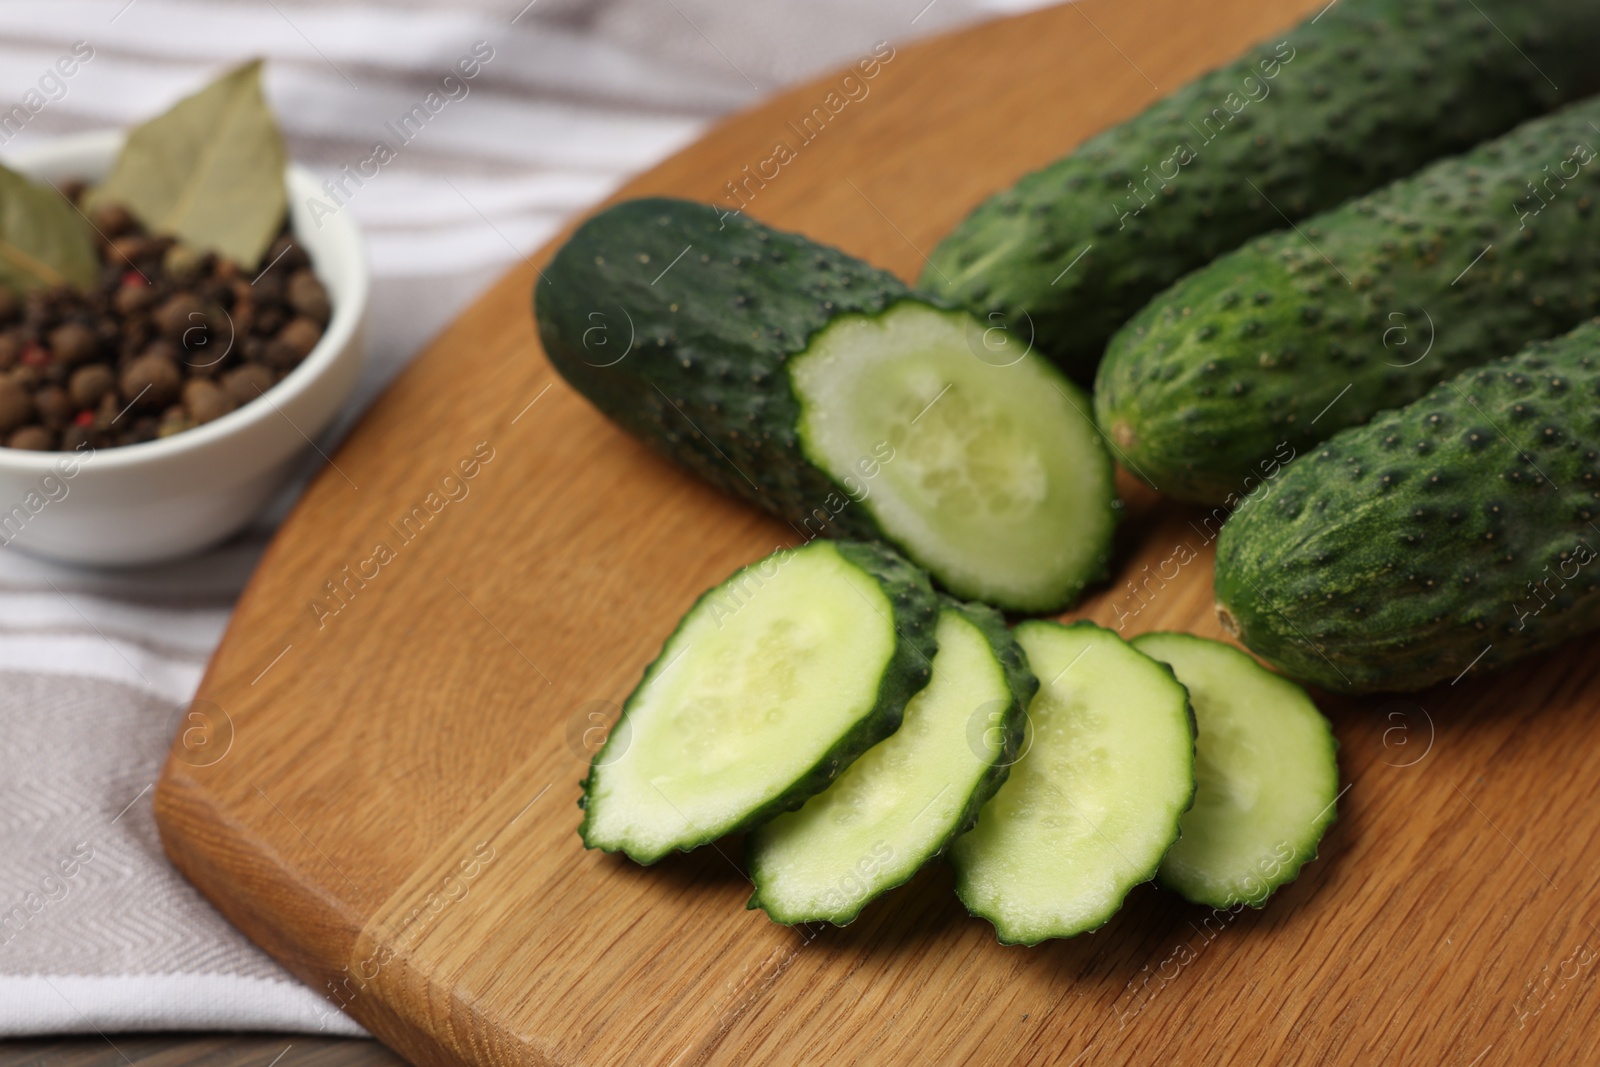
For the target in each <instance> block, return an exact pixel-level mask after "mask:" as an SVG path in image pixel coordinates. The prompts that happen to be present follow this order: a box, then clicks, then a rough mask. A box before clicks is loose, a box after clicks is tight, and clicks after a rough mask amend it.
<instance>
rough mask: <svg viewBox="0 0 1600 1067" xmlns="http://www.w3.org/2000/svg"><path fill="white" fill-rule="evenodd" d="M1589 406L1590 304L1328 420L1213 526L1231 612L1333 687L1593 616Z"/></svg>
mask: <svg viewBox="0 0 1600 1067" xmlns="http://www.w3.org/2000/svg"><path fill="white" fill-rule="evenodd" d="M1597 411H1600V320H1597V321H1595V322H1590V323H1587V324H1585V325H1583V326H1581V327H1580V328H1579V329H1577V330H1575V331H1574V332H1573V333H1571V334H1569V335H1567V336H1566V337H1563V338H1560V339H1558V340H1555V341H1548V342H1540V343H1535V344H1533V345H1530V346H1528V347H1527V348H1526V349H1525V350H1524V351H1523V352H1522V353H1520V354H1519V355H1517V356H1514V357H1510V358H1507V359H1503V360H1499V361H1497V362H1495V363H1493V364H1491V365H1489V366H1487V367H1482V368H1479V369H1476V370H1472V371H1468V372H1467V373H1465V374H1463V375H1461V376H1460V377H1458V378H1456V379H1454V380H1453V381H1450V382H1446V383H1445V384H1443V385H1440V386H1439V387H1438V388H1436V389H1434V390H1433V391H1432V392H1430V393H1429V394H1428V395H1427V396H1425V397H1423V398H1422V399H1421V400H1418V401H1417V402H1415V403H1413V404H1411V405H1410V406H1408V407H1405V408H1403V409H1400V410H1398V411H1390V412H1385V413H1383V414H1381V415H1379V416H1378V417H1377V418H1376V419H1374V420H1373V421H1372V422H1371V423H1369V424H1368V425H1366V426H1363V427H1360V428H1357V429H1350V430H1346V431H1344V432H1343V433H1340V434H1338V435H1336V436H1334V437H1333V438H1332V439H1331V440H1329V441H1327V442H1325V443H1324V444H1323V445H1322V447H1321V448H1319V449H1318V450H1317V451H1316V452H1315V453H1314V454H1309V455H1307V456H1305V457H1304V458H1302V459H1301V460H1300V461H1299V462H1297V463H1295V464H1293V465H1292V466H1290V467H1289V468H1288V469H1287V471H1286V472H1285V473H1284V474H1283V476H1282V479H1281V482H1280V484H1279V486H1278V487H1277V490H1276V492H1275V494H1274V497H1273V498H1272V499H1269V500H1265V501H1263V502H1262V503H1260V504H1259V505H1257V506H1255V507H1252V508H1251V509H1249V510H1247V511H1245V512H1242V513H1239V514H1237V515H1235V516H1234V517H1233V518H1232V519H1231V520H1230V521H1229V522H1228V523H1227V525H1226V526H1224V527H1223V530H1222V535H1221V537H1220V538H1219V539H1218V541H1217V563H1216V598H1217V610H1218V612H1219V613H1220V614H1221V615H1222V618H1223V621H1224V624H1225V625H1226V626H1228V628H1229V629H1230V630H1232V631H1234V632H1235V633H1237V635H1238V636H1239V638H1240V639H1241V640H1242V641H1243V642H1244V643H1245V644H1246V645H1247V646H1249V647H1250V649H1252V650H1253V651H1254V652H1255V653H1256V654H1257V655H1259V656H1261V657H1262V658H1264V659H1265V660H1267V661H1268V662H1269V663H1271V664H1272V665H1273V666H1275V667H1278V668H1279V669H1280V670H1283V671H1284V672H1286V673H1288V674H1290V675H1293V676H1294V677H1296V678H1299V679H1301V680H1303V681H1306V682H1310V683H1313V684H1315V685H1318V686H1320V687H1322V688H1324V689H1326V690H1328V691H1330V692H1337V693H1361V692H1378V691H1389V690H1411V689H1421V688H1424V687H1426V686H1429V685H1432V684H1434V683H1435V682H1440V681H1446V680H1450V679H1454V678H1456V677H1457V676H1459V675H1460V674H1461V673H1462V672H1464V671H1465V670H1467V668H1468V667H1469V666H1471V667H1472V669H1473V670H1474V671H1475V672H1476V671H1481V670H1488V669H1492V668H1495V667H1499V666H1501V665H1503V664H1507V663H1510V662H1512V661H1514V660H1517V659H1520V658H1521V657H1523V656H1527V655H1531V654H1533V653H1536V652H1540V651H1543V650H1545V649H1548V648H1551V647H1553V646H1555V645H1557V644H1559V643H1561V642H1562V641H1564V640H1566V639H1567V638H1569V637H1573V636H1576V635H1578V634H1582V633H1586V632H1589V631H1591V630H1594V629H1596V628H1597V627H1600V565H1597V564H1596V563H1595V562H1594V555H1595V552H1596V550H1597V549H1600V528H1597V524H1600V414H1597ZM1502 431H1503V432H1504V433H1505V434H1506V435H1507V436H1508V437H1509V441H1508V440H1507V438H1506V437H1502V436H1501V432H1502ZM1486 649H1487V651H1485V650H1486ZM1480 653H1481V654H1482V658H1481V659H1479V658H1478V656H1479V654H1480ZM1474 661H1476V662H1475V665H1474Z"/></svg>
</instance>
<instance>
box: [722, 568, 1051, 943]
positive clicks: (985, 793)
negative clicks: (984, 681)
mask: <svg viewBox="0 0 1600 1067" xmlns="http://www.w3.org/2000/svg"><path fill="white" fill-rule="evenodd" d="M939 600H940V606H941V607H943V608H945V609H947V610H950V611H955V612H959V613H960V614H961V616H962V617H963V618H965V619H966V620H967V621H968V622H970V623H972V625H974V626H976V627H977V628H978V630H979V632H980V633H982V634H983V636H984V639H985V640H986V641H988V643H989V648H990V650H991V651H992V652H993V653H994V657H995V660H996V662H998V663H999V664H1000V669H1001V671H1002V672H1003V673H1004V675H1005V680H1006V688H1007V689H1008V690H1009V691H1010V693H1011V706H1010V707H1009V708H1008V709H1007V711H1006V714H1005V718H1004V720H1003V721H1002V723H1001V729H1003V730H1004V731H1005V741H1004V743H1003V744H1002V746H1001V751H1000V757H999V759H997V760H996V762H995V763H993V764H991V765H990V766H989V769H988V770H987V771H985V772H984V774H983V776H982V777H981V778H979V780H978V782H977V784H976V785H975V786H974V787H973V790H972V793H971V794H970V796H969V797H968V800H967V803H966V806H965V807H964V808H963V809H962V811H961V815H960V817H959V818H957V819H956V821H955V824H954V827H953V828H952V829H951V831H950V833H949V834H947V835H946V836H945V838H944V839H943V840H942V841H940V842H939V844H938V846H937V847H936V848H934V849H933V850H932V851H930V852H929V853H928V854H927V855H926V856H924V857H923V858H922V862H920V863H919V864H917V866H916V867H914V868H912V869H911V870H910V871H908V872H906V876H905V877H904V878H902V879H900V880H899V881H898V882H894V883H891V884H888V885H885V886H883V887H882V888H881V889H880V890H879V891H878V892H876V893H873V894H871V895H868V896H863V897H861V898H859V899H857V900H855V901H854V903H853V906H851V907H850V908H848V909H847V910H844V911H841V912H839V913H838V914H836V915H831V916H824V917H821V918H818V917H817V916H812V915H795V914H792V913H790V912H787V911H785V910H784V908H783V905H782V904H781V903H779V902H777V901H769V900H765V899H764V898H763V897H762V895H761V892H762V886H761V882H760V879H759V878H755V877H754V875H755V865H754V864H753V863H752V862H751V853H752V849H753V848H754V845H755V842H754V840H753V838H746V840H745V857H746V860H745V869H746V870H747V871H750V872H751V873H752V877H753V884H754V885H755V892H753V893H751V894H750V899H749V900H748V901H747V902H746V903H745V909H746V910H748V911H755V910H758V909H759V910H761V911H764V912H766V913H767V918H769V919H771V920H772V921H773V922H776V923H783V924H785V925H793V924H795V923H802V922H826V923H830V924H831V925H834V926H848V925H849V924H850V923H852V922H854V921H855V920H856V919H857V918H858V917H859V916H860V915H861V912H862V911H863V910H864V909H865V908H866V906H867V905H868V904H870V903H872V902H873V901H874V900H877V899H878V898H879V897H881V896H883V895H885V894H886V893H888V892H889V891H890V890H892V889H897V888H899V887H900V886H902V885H905V884H906V883H907V882H909V881H911V879H912V878H914V877H916V875H917V873H918V872H919V871H921V870H922V869H923V868H925V867H926V866H927V865H928V864H929V863H931V862H933V861H934V860H936V859H938V858H939V857H940V856H942V855H944V853H945V852H946V851H948V850H949V848H950V844H951V842H953V841H954V840H955V839H956V838H958V837H960V836H961V835H962V834H964V833H966V832H967V831H968V830H970V829H972V827H973V824H974V823H976V822H977V821H978V811H979V809H981V808H982V807H983V806H984V804H986V803H988V801H989V798H990V797H992V796H994V794H995V793H996V792H997V791H998V790H999V789H1000V786H1001V785H1002V784H1003V783H1004V782H1005V780H1006V775H1008V774H1010V773H1011V764H1012V763H1013V762H1014V761H1015V760H1016V756H1017V752H1018V751H1019V750H1020V749H1021V747H1022V740H1023V732H1024V725H1025V723H1026V719H1025V710H1024V709H1025V708H1026V707H1027V702H1028V701H1030V700H1032V699H1033V694H1034V693H1035V692H1037V691H1038V688H1039V679H1038V678H1036V677H1034V674H1033V671H1032V670H1031V669H1029V667H1028V657H1027V655H1026V653H1024V652H1023V651H1022V646H1021V645H1019V644H1017V641H1016V638H1014V637H1012V636H1011V631H1010V629H1009V628H1008V627H1007V626H1006V622H1005V618H1004V616H1002V615H1001V614H1000V613H999V612H998V611H995V610H994V609H993V608H991V607H989V606H988V605H987V604H976V603H969V602H966V601H961V600H957V599H955V598H954V597H951V596H946V595H941V596H940V598H939ZM907 699H908V700H909V698H907ZM885 736H887V735H885ZM842 769H843V768H841V770H842ZM797 806H798V805H797ZM773 814H774V815H776V814H778V813H777V812H774V813H773Z"/></svg>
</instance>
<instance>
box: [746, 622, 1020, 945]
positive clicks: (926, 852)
mask: <svg viewBox="0 0 1600 1067" xmlns="http://www.w3.org/2000/svg"><path fill="white" fill-rule="evenodd" d="M937 636H938V641H939V652H938V655H936V656H935V657H934V659H933V678H932V679H931V680H930V681H929V682H928V685H927V688H925V689H923V690H922V691H921V692H920V693H918V694H917V695H916V696H914V697H912V698H911V701H910V703H908V704H907V705H906V711H905V720H904V721H903V722H902V723H901V725H900V729H898V730H897V731H895V732H894V733H893V734H892V735H890V736H889V737H888V738H887V739H886V740H883V741H880V742H878V744H876V745H875V746H873V747H872V749H870V750H869V751H868V752H867V753H866V754H865V755H864V756H862V757H861V758H860V759H858V760H856V761H855V762H854V763H852V764H851V765H850V766H849V767H848V768H847V769H846V770H845V771H844V773H843V774H841V775H840V776H839V778H838V780H837V781H835V782H834V783H833V784H832V785H830V786H829V787H828V788H827V789H825V790H824V791H823V792H821V793H818V794H817V795H816V796H814V797H812V798H811V799H810V800H808V801H806V804H805V806H804V807H802V808H801V809H800V810H799V811H794V812H790V813H788V814H786V815H780V816H778V817H777V818H776V819H773V820H772V821H771V822H769V823H767V824H766V825H765V826H761V827H759V828H757V829H756V830H755V831H754V832H753V833H752V834H751V835H750V836H749V837H748V838H747V839H746V849H747V859H748V866H749V870H750V878H751V880H752V881H754V882H755V884H756V891H755V894H754V895H753V896H751V898H750V903H749V907H751V908H761V909H763V910H764V911H766V913H767V915H768V916H769V917H771V918H772V919H773V920H774V921H776V922H781V923H798V922H816V921H826V922H830V923H834V924H836V925H838V926H843V925H845V924H846V923H848V922H850V921H852V920H853V919H855V917H856V916H857V915H859V914H860V913H861V909H862V908H863V907H865V906H866V904H867V903H868V902H869V901H870V900H872V899H873V898H874V897H876V896H878V895H879V894H881V893H884V892H886V891H888V890H890V889H893V888H894V887H895V886H897V885H900V884H902V883H903V882H905V881H906V880H907V879H909V878H910V877H911V876H912V875H913V874H915V873H916V872H917V869H918V868H920V867H921V866H922V865H923V864H924V863H926V862H927V861H928V860H930V859H932V858H934V857H935V856H937V855H938V854H939V853H940V852H942V851H943V850H944V848H945V846H946V845H948V844H949V843H950V841H951V839H953V838H954V837H955V836H956V835H957V834H959V833H961V832H962V831H963V830H965V829H967V828H968V827H969V826H971V825H972V820H973V819H975V818H976V817H977V814H978V809H979V808H981V807H982V806H983V803H984V801H986V800H988V799H989V797H990V796H992V795H993V794H994V791H995V790H996V789H997V788H999V786H1000V783H1001V782H1003V781H1005V777H1006V773H1007V771H1008V770H1009V768H1010V765H1011V762H1012V761H1013V760H1014V759H1015V758H1016V755H1017V752H1018V748H1019V746H1020V745H1021V743H1022V722H1023V710H1022V709H1023V707H1024V706H1025V705H1026V704H1027V702H1028V701H1029V700H1030V699H1031V698H1032V696H1033V694H1034V691H1035V690H1037V689H1038V688H1039V683H1038V680H1037V679H1035V678H1034V676H1033V673H1032V672H1031V671H1030V670H1028V664H1027V658H1026V657H1025V656H1024V655H1023V652H1022V649H1021V648H1020V647H1019V646H1018V645H1017V643H1016V641H1015V640H1014V639H1013V638H1012V637H1011V634H1010V633H1009V632H1008V631H1007V630H1006V626H1005V620H1004V619H1002V618H1001V617H1000V615H999V614H998V613H997V612H995V611H994V610H993V609H991V608H986V607H982V606H980V605H967V604H958V603H956V602H954V601H948V602H946V604H945V607H944V610H942V611H941V612H940V613H939V624H938V631H937Z"/></svg>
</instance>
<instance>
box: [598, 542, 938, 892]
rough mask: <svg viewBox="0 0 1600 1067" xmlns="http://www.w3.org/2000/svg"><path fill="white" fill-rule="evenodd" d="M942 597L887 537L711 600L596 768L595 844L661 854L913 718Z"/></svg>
mask: <svg viewBox="0 0 1600 1067" xmlns="http://www.w3.org/2000/svg"><path fill="white" fill-rule="evenodd" d="M938 611H939V601H938V598H937V597H936V596H935V594H934V592H933V589H932V587H931V586H929V584H928V578H927V576H926V575H925V574H923V573H922V572H921V571H919V570H917V569H916V568H915V567H913V566H911V565H910V564H909V563H907V562H906V561H905V560H903V559H901V558H900V557H899V556H897V555H895V554H894V553H893V552H891V551H889V550H888V549H886V548H883V547H881V546H878V545H869V544H860V543H855V542H831V541H816V542H812V543H811V544H809V545H807V546H805V547H804V548H799V549H785V550H781V551H779V552H777V553H775V554H773V555H771V556H768V557H767V558H766V559H764V560H762V561H760V562H759V563H756V564H752V565H751V566H748V567H744V568H742V569H740V570H739V571H737V572H736V573H735V574H734V575H733V577H731V578H729V579H728V580H727V581H725V582H723V583H722V584H721V585H719V586H717V587H716V588H715V589H712V590H711V591H710V592H708V593H706V594H705V595H704V596H702V597H701V598H700V599H699V601H697V602H696V603H695V605H694V607H692V608H691V609H689V613H688V614H687V615H686V616H684V618H683V621H682V622H681V623H679V624H678V628H677V630H676V631H674V632H673V634H672V636H671V637H669V638H668V639H667V642H666V645H665V646H664V647H663V648H662V650H661V655H660V656H658V657H657V658H656V661H655V662H654V663H652V664H651V665H650V666H649V667H648V668H646V670H645V674H644V680H643V681H642V682H640V683H639V687H638V688H637V689H635V690H634V691H633V694H632V695H631V696H630V697H628V700H627V703H626V704H624V705H623V708H622V716H621V718H620V719H619V720H618V722H617V725H616V728H615V729H613V730H612V731H611V735H610V737H608V738H607V739H606V744H605V746H604V747H602V748H601V750H600V751H599V752H597V753H596V754H595V758H594V762H593V763H592V764H591V765H590V770H589V776H588V777H587V778H586V779H584V782H583V785H584V797H583V801H582V803H583V806H584V809H585V816H584V820H583V825H582V827H581V828H580V830H579V833H581V834H582V835H583V842H584V845H585V846H586V847H588V848H598V849H602V850H604V851H606V852H618V851H621V852H626V853H627V854H628V855H629V856H631V857H632V858H633V859H635V860H637V861H639V862H640V863H654V862H655V861H656V860H658V859H660V858H661V857H662V856H664V855H666V854H667V853H668V852H671V851H672V850H673V849H680V850H683V851H688V850H689V849H692V848H695V847H696V846H698V845H703V844H705V843H706V842H708V841H712V840H714V839H716V838H718V837H721V836H722V835H724V834H729V833H736V832H738V831H741V830H745V829H748V828H749V827H751V826H754V825H756V824H757V823H760V822H764V821H766V820H767V819H769V818H771V817H772V816H773V815H776V814H778V813H779V812H782V811H788V810H790V809H792V808H795V807H798V806H799V805H800V804H802V803H803V802H804V801H805V800H806V798H807V797H809V796H811V795H812V794H814V793H816V792H819V791H820V790H822V789H824V788H826V787H827V785H828V783H829V782H831V781H832V780H833V779H834V777H835V776H837V775H838V773H839V772H840V771H841V770H843V769H844V768H845V767H846V766H848V765H849V764H850V762H851V761H852V760H854V759H855V758H856V757H857V756H858V755H860V754H861V753H862V752H865V751H866V750H867V749H868V748H870V747H872V746H873V745H874V744H876V743H877V742H878V741H880V740H882V739H883V738H884V737H886V736H888V735H889V734H891V733H893V732H894V730H895V728H896V727H898V726H899V725H900V718H901V715H902V714H903V713H904V710H905V704H906V701H907V700H909V699H910V698H911V697H912V696H913V695H914V694H915V693H916V692H917V691H918V690H920V689H922V687H923V686H924V685H926V684H927V681H928V676H929V667H928V664H929V661H930V660H931V659H932V658H933V655H934V653H935V651H936V650H937V645H936V643H935V640H934V628H935V625H936V620H937V617H938Z"/></svg>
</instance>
